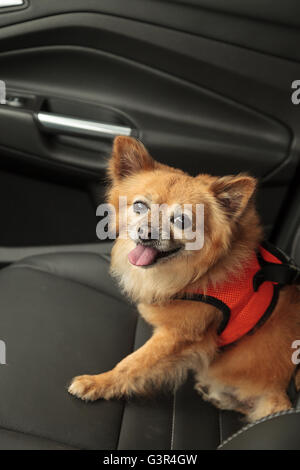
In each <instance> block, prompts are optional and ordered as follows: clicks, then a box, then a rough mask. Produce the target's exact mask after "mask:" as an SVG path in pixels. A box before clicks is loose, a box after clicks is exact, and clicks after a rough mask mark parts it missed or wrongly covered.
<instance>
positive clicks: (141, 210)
mask: <svg viewBox="0 0 300 470" xmlns="http://www.w3.org/2000/svg"><path fill="white" fill-rule="evenodd" d="M148 210H149V208H148V206H147V205H146V204H145V203H144V202H141V201H136V202H135V203H134V204H133V211H134V212H135V213H136V214H145V213H146V212H147V211H148Z"/></svg>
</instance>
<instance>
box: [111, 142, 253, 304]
mask: <svg viewBox="0 0 300 470" xmlns="http://www.w3.org/2000/svg"><path fill="white" fill-rule="evenodd" d="M109 176H110V180H111V187H110V190H109V193H108V202H110V203H111V204H113V205H114V207H115V209H116V213H117V221H118V222H117V231H118V238H117V240H116V243H115V245H114V248H113V252H112V273H113V275H115V276H117V277H118V279H119V281H120V283H121V286H122V287H123V289H124V290H125V291H126V292H127V293H128V294H129V295H130V297H131V298H132V299H133V300H135V301H143V302H152V301H164V299H167V298H170V297H171V296H173V295H174V294H176V293H178V292H180V291H181V290H182V289H184V288H185V287H186V286H187V285H189V284H191V283H193V282H195V281H196V280H198V279H200V278H201V277H202V276H203V275H204V274H206V273H207V272H208V271H209V269H210V268H211V267H213V266H214V265H215V264H216V263H217V262H218V261H220V260H222V259H223V258H224V257H226V256H227V255H228V253H229V252H230V250H232V249H233V243H234V242H236V243H238V242H239V237H240V236H241V231H244V232H245V230H244V229H245V225H247V224H249V222H250V219H249V218H251V217H252V222H253V221H254V219H253V217H254V218H255V217H256V216H255V211H254V208H253V205H252V204H250V203H249V201H250V199H251V196H252V194H253V192H254V189H255V180H254V179H253V178H251V177H249V176H245V175H239V176H236V177H224V178H216V177H212V176H209V175H199V176H197V177H191V176H189V175H187V174H186V173H184V172H182V171H181V170H177V169H174V168H170V167H168V166H166V165H162V164H160V163H158V162H156V161H154V160H153V159H152V158H151V157H150V155H149V154H148V152H147V151H146V149H145V147H144V146H143V145H142V144H141V143H139V142H137V141H136V140H134V139H132V138H127V137H118V138H117V139H116V140H115V143H114V149H113V155H112V158H111V160H110V166H109ZM120 197H121V198H124V197H126V203H124V199H123V202H122V203H121V204H120V201H121V199H120ZM122 205H123V206H122ZM246 219H247V220H248V222H247V223H245V220H246ZM119 220H121V223H119ZM125 222H126V223H125ZM256 225H257V220H256ZM248 230H249V228H248ZM250 230H251V229H250Z"/></svg>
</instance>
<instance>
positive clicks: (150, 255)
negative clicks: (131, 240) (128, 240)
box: [128, 245, 158, 266]
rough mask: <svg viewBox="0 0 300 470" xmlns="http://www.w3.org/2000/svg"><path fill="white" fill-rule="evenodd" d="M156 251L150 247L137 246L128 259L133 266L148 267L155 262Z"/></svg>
mask: <svg viewBox="0 0 300 470" xmlns="http://www.w3.org/2000/svg"><path fill="white" fill-rule="evenodd" d="M157 255H158V251H157V250H156V249H155V248H152V247H150V246H143V245H137V246H136V247H135V248H134V249H133V250H132V251H131V252H130V253H129V254H128V259H129V262H130V263H131V264H134V265H135V266H149V264H152V263H153V261H154V260H155V258H156V256H157Z"/></svg>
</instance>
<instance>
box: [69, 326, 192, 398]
mask: <svg viewBox="0 0 300 470" xmlns="http://www.w3.org/2000/svg"><path fill="white" fill-rule="evenodd" d="M189 346H190V345H186V344H181V343H180V342H179V341H178V338H176V337H175V335H173V334H172V333H171V332H170V331H168V330H164V329H158V330H157V331H156V332H155V333H154V334H153V336H152V337H151V338H150V339H149V341H147V343H145V344H144V346H142V347H141V348H140V349H138V350H137V351H135V352H134V353H132V354H130V355H129V356H127V357H126V358H125V359H123V360H122V361H121V362H119V364H118V365H117V366H116V367H115V368H114V369H112V370H111V371H109V372H105V373H103V374H99V375H81V376H79V377H75V378H74V379H73V381H72V383H71V385H70V387H69V392H70V393H71V394H72V395H75V396H77V397H79V398H82V399H83V400H91V401H93V400H97V399H99V398H104V399H105V400H109V399H111V398H121V397H128V396H130V395H132V394H138V395H145V394H147V393H149V392H150V391H151V389H153V388H158V387H159V386H161V385H163V384H164V383H167V384H175V383H176V382H177V383H178V382H180V380H181V379H182V378H184V365H183V361H182V360H181V359H182V358H183V357H185V356H186V355H187V354H188V351H187V350H188V348H189Z"/></svg>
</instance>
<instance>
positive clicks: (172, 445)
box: [170, 389, 177, 450]
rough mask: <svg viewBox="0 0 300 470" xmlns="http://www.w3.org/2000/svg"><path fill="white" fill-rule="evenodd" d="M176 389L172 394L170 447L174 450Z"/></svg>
mask: <svg viewBox="0 0 300 470" xmlns="http://www.w3.org/2000/svg"><path fill="white" fill-rule="evenodd" d="M176 393H177V391H176V389H175V390H174V394H173V412H172V424H171V444H170V449H171V450H174V440H175V421H176Z"/></svg>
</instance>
